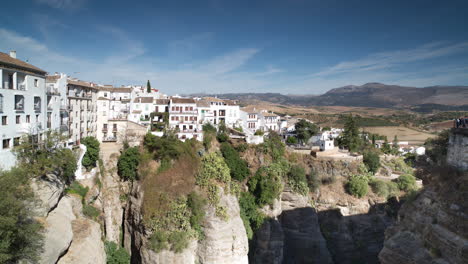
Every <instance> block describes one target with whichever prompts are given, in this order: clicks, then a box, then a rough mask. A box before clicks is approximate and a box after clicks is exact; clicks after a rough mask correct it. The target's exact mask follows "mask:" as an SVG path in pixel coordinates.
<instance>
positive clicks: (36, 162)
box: [13, 131, 77, 184]
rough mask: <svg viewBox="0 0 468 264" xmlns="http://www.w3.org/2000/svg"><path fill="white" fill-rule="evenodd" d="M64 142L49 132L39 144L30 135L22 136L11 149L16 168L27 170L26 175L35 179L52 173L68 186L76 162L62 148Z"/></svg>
mask: <svg viewBox="0 0 468 264" xmlns="http://www.w3.org/2000/svg"><path fill="white" fill-rule="evenodd" d="M65 140H66V138H65V137H63V136H62V135H61V134H58V133H56V132H50V131H49V132H46V134H45V136H44V139H43V140H42V141H41V142H37V138H35V137H34V136H32V135H26V136H23V137H22V138H21V140H20V144H19V145H18V146H15V147H14V149H13V153H14V154H15V155H16V158H17V160H18V167H24V168H28V171H27V172H28V174H29V175H31V176H32V177H36V178H40V177H42V176H45V175H47V174H49V173H53V174H55V175H57V176H58V177H59V178H61V179H62V180H64V181H65V183H67V184H69V183H70V182H72V181H73V180H74V178H75V171H76V167H77V164H76V163H77V162H76V157H75V154H74V153H73V152H72V151H71V150H69V149H66V148H63V147H62V146H63V144H62V143H63V141H65Z"/></svg>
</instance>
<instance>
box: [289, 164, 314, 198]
mask: <svg viewBox="0 0 468 264" xmlns="http://www.w3.org/2000/svg"><path fill="white" fill-rule="evenodd" d="M288 183H289V185H290V186H291V188H292V189H293V190H294V191H295V192H297V193H300V194H303V195H306V194H307V192H308V190H309V189H308V186H307V177H306V174H305V170H304V168H302V167H301V166H298V165H293V166H291V169H290V170H289V172H288Z"/></svg>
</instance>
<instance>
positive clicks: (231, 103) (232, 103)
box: [224, 100, 237, 105]
mask: <svg viewBox="0 0 468 264" xmlns="http://www.w3.org/2000/svg"><path fill="white" fill-rule="evenodd" d="M224 102H225V103H226V104H227V105H237V102H236V101H234V100H224Z"/></svg>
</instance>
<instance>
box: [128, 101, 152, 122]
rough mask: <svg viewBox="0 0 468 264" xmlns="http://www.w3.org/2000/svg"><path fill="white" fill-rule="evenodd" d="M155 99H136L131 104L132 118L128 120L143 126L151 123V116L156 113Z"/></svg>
mask: <svg viewBox="0 0 468 264" xmlns="http://www.w3.org/2000/svg"><path fill="white" fill-rule="evenodd" d="M154 100H155V99H154V98H153V97H150V96H146V97H136V98H135V99H133V101H132V103H131V104H130V116H129V118H128V120H130V121H133V122H135V123H138V124H142V125H149V124H150V123H151V120H150V116H151V113H152V112H154V110H155V109H154Z"/></svg>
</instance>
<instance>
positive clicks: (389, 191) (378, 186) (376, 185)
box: [369, 179, 398, 198]
mask: <svg viewBox="0 0 468 264" xmlns="http://www.w3.org/2000/svg"><path fill="white" fill-rule="evenodd" d="M369 185H370V186H371V188H372V191H373V192H374V193H375V194H377V195H378V196H380V197H385V198H388V197H390V196H393V195H395V194H396V193H397V192H398V186H397V184H396V183H394V182H389V181H384V180H379V179H375V180H372V181H371V182H370V183H369Z"/></svg>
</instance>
